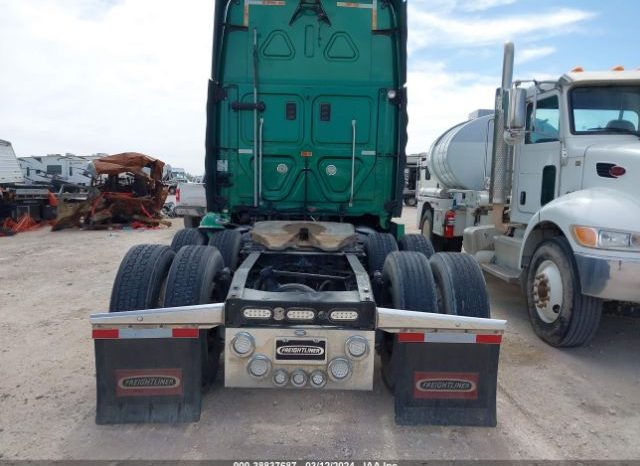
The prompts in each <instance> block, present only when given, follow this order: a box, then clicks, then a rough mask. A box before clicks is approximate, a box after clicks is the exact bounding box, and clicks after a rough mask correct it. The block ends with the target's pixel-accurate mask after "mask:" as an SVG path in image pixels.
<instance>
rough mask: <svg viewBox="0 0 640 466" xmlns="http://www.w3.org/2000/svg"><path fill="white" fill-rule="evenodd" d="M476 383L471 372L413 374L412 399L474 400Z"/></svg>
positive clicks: (476, 396)
mask: <svg viewBox="0 0 640 466" xmlns="http://www.w3.org/2000/svg"><path fill="white" fill-rule="evenodd" d="M478 381H479V376H478V374H477V373H472V372H414V386H413V388H414V390H413V397H414V398H431V399H447V398H449V399H452V398H454V399H465V400H476V399H477V398H478Z"/></svg>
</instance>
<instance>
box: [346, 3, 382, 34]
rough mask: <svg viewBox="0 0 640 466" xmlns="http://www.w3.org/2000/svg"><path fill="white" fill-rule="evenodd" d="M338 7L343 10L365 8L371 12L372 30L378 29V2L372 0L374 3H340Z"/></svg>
mask: <svg viewBox="0 0 640 466" xmlns="http://www.w3.org/2000/svg"><path fill="white" fill-rule="evenodd" d="M337 5H338V6H341V7H343V8H364V9H366V10H371V29H373V30H375V29H377V28H378V2H377V0H372V3H358V2H338V3H337Z"/></svg>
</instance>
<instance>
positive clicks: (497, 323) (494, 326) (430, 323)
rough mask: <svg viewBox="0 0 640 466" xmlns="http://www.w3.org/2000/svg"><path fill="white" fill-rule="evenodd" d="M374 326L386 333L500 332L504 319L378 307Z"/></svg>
mask: <svg viewBox="0 0 640 466" xmlns="http://www.w3.org/2000/svg"><path fill="white" fill-rule="evenodd" d="M377 310H378V322H377V325H376V328H377V329H379V330H384V331H385V332H388V333H401V332H406V331H411V330H432V331H452V332H471V333H494V334H502V333H503V332H504V330H505V328H506V326H507V321H506V320H500V319H482V318H478V317H465V316H455V315H448V314H435V313H431V312H416V311H403V310H400V309H390V308H384V307H379V308H377Z"/></svg>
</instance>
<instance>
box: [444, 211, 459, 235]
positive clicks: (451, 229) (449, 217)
mask: <svg viewBox="0 0 640 466" xmlns="http://www.w3.org/2000/svg"><path fill="white" fill-rule="evenodd" d="M455 229H456V213H455V211H453V210H448V211H447V213H445V214H444V237H445V238H453V237H454V236H455Z"/></svg>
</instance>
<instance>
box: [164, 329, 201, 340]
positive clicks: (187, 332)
mask: <svg viewBox="0 0 640 466" xmlns="http://www.w3.org/2000/svg"><path fill="white" fill-rule="evenodd" d="M198 334H199V332H198V329H197V328H174V329H171V336H172V337H173V338H198Z"/></svg>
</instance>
